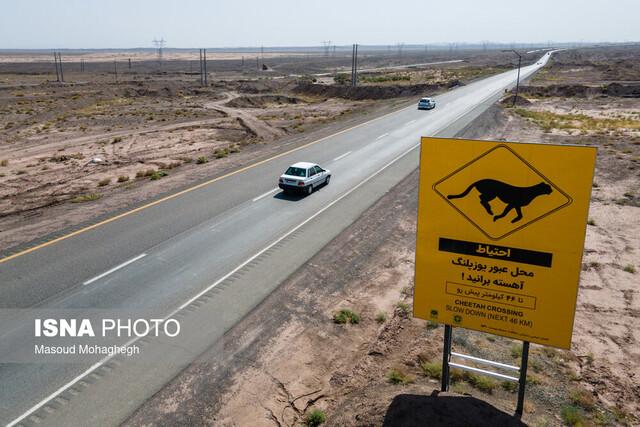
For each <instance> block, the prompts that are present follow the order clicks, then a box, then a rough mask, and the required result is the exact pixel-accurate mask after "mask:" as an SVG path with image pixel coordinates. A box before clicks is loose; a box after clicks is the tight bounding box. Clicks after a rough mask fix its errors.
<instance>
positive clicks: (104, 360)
mask: <svg viewBox="0 0 640 427" xmlns="http://www.w3.org/2000/svg"><path fill="white" fill-rule="evenodd" d="M419 146H420V144H419V143H418V144H415V145H413V146H412V147H411V148H410V149H408V150H406V151H404V152H403V153H402V154H400V155H399V156H397V157H395V158H394V159H393V160H391V161H390V162H389V163H387V164H385V165H384V166H383V167H381V168H380V169H378V170H377V171H376V172H374V173H373V174H371V175H369V176H368V177H367V178H365V179H364V180H362V181H360V182H359V183H358V184H357V185H355V186H354V187H353V188H351V190H349V191H347V192H346V193H344V194H343V195H342V196H340V197H338V198H337V199H335V200H334V201H333V202H331V203H329V204H328V205H326V206H325V207H324V208H322V209H320V210H319V211H318V212H316V213H315V214H313V215H311V216H310V217H309V218H307V219H306V220H304V221H302V222H301V223H300V224H298V225H297V226H295V227H294V228H292V229H291V230H289V231H288V232H287V233H285V234H283V235H282V236H281V237H279V238H278V239H277V240H275V241H274V242H273V243H271V244H270V245H269V246H267V247H265V248H264V249H262V250H260V251H259V252H258V253H256V254H255V255H253V256H252V257H251V258H249V259H247V260H246V261H244V262H243V263H242V264H240V265H238V266H237V267H236V268H234V269H233V270H231V271H230V272H228V273H227V274H225V275H224V276H222V277H221V278H220V279H218V280H216V281H215V282H213V283H212V284H211V285H209V286H208V287H207V288H205V289H204V290H202V291H200V292H199V293H198V294H196V295H195V296H194V297H192V298H191V299H189V300H188V301H187V302H185V303H184V304H182V305H181V306H180V307H178V308H177V309H175V310H173V311H172V312H171V313H169V314H167V315H166V316H165V317H163V318H162V321H163V322H164V321H165V320H167V319H169V318H171V317H173V316H174V315H176V314H177V313H179V312H180V311H182V310H183V309H184V308H186V307H187V306H189V305H190V304H191V303H192V302H194V301H196V300H197V299H198V298H200V297H201V296H202V295H204V294H206V293H207V292H209V291H210V290H211V289H213V288H215V287H216V286H218V285H219V284H220V283H222V282H224V281H225V280H227V279H228V278H229V277H230V276H232V275H233V274H234V273H236V272H237V271H239V270H240V269H242V268H243V267H245V266H246V265H247V264H249V263H250V262H251V261H253V260H255V259H256V258H258V257H259V256H260V255H262V254H264V253H265V252H267V251H268V250H269V249H271V248H273V247H274V246H275V245H277V244H278V243H280V242H281V241H283V240H284V239H286V238H287V237H289V236H290V235H291V234H293V233H295V232H296V231H298V230H299V229H300V228H301V227H303V226H304V225H305V224H307V223H308V222H309V221H312V220H313V219H314V218H316V217H317V216H318V215H320V214H321V213H323V212H324V211H326V210H327V209H329V208H330V207H332V206H333V205H335V204H336V203H338V202H339V201H341V200H342V199H344V198H345V197H347V196H349V195H350V194H351V193H353V192H354V191H356V190H357V189H358V188H360V187H362V186H363V185H364V184H366V183H367V182H369V181H370V180H371V179H373V178H374V177H375V176H377V175H378V174H380V173H381V172H382V171H384V170H385V169H387V168H388V167H389V166H391V165H392V164H394V163H395V162H397V161H398V160H400V159H401V158H403V157H404V156H406V155H407V154H409V153H410V152H412V151H413V150H415V149H416V148H418V147H419ZM145 336H146V335H144V336H136V337H134V338H132V339H130V340H129V341H127V342H126V343H124V344H123V347H129V346H131V345H132V344H134V343H135V342H136V341H138V340H139V339H141V338H144V337H145ZM114 356H115V354H113V355H110V356H105V357H104V358H102V359H101V360H100V361H98V362H96V363H94V364H93V365H91V366H90V367H89V368H88V369H87V370H85V371H84V372H82V373H81V374H80V375H78V376H77V377H75V378H74V379H73V380H71V381H69V382H68V383H66V384H65V385H63V386H62V387H60V388H58V389H57V390H56V391H54V392H53V393H51V394H50V395H49V396H47V397H45V398H44V399H42V400H41V401H40V402H39V403H37V404H36V405H34V406H32V407H31V408H30V409H28V410H27V411H26V412H24V413H23V414H22V415H20V416H19V417H18V418H16V419H14V420H13V421H11V422H10V423H9V424H7V427H13V426H15V425H16V424H18V423H19V422H21V421H22V420H24V419H25V418H27V417H28V416H30V415H31V414H33V413H34V412H36V411H37V410H39V409H40V408H42V407H43V406H44V405H46V404H47V402H49V401H50V400H52V399H55V398H56V397H58V396H59V395H60V394H62V393H63V392H64V391H66V390H67V389H68V388H69V387H71V386H73V385H74V384H75V383H77V382H78V381H80V380H81V379H82V378H84V377H85V376H87V375H89V374H90V373H91V372H93V371H94V370H96V369H97V368H99V367H100V366H102V365H104V364H105V363H107V362H108V361H109V360H111V359H112V358H113V357H114Z"/></svg>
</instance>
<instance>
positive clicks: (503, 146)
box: [431, 141, 573, 240]
mask: <svg viewBox="0 0 640 427" xmlns="http://www.w3.org/2000/svg"><path fill="white" fill-rule="evenodd" d="M482 142H485V141H482ZM498 148H506V149H507V150H509V151H510V152H511V153H512V154H513V155H514V156H516V157H517V158H518V159H520V160H521V161H522V162H523V163H524V164H526V165H527V166H529V168H531V170H533V171H534V172H535V173H536V174H538V175H539V176H540V177H541V178H543V179H544V180H545V181H546V182H547V183H549V184H551V186H552V187H553V188H554V189H556V190H557V191H558V192H560V193H561V194H563V195H564V196H565V197H566V198H567V202H566V203H565V204H563V205H560V206H558V207H557V208H555V209H553V210H551V211H549V212H547V213H545V214H543V215H541V216H539V217H537V218H536V219H533V220H531V221H529V222H527V223H526V224H523V225H521V226H520V227H518V228H514V229H513V230H511V231H509V232H508V233H505V234H503V235H501V236H498V237H491V236H490V235H489V234H487V232H486V231H484V230H483V229H482V228H481V227H480V226H479V225H478V224H476V223H475V222H474V221H473V220H472V219H471V218H469V217H468V216H467V215H465V213H464V212H462V211H461V210H460V209H458V208H457V207H456V206H455V205H454V204H453V203H451V202H450V201H449V199H447V198H446V196H445V195H444V194H442V193H441V192H439V191H438V190H437V189H436V186H437V185H439V184H440V183H442V182H444V181H446V180H447V179H449V178H451V177H452V176H453V175H455V174H457V173H458V172H460V171H461V170H463V169H465V168H466V167H468V166H469V165H471V164H472V163H475V162H476V161H478V160H480V159H481V158H483V157H484V156H486V155H488V154H489V153H491V152H492V151H495V150H497V149H498ZM431 188H432V189H433V191H435V192H436V193H437V194H438V195H439V196H440V197H442V199H443V200H444V201H445V202H447V203H448V204H449V205H450V206H451V207H452V208H454V209H455V210H456V211H458V213H460V215H462V216H463V217H465V218H466V219H467V221H469V222H470V223H471V224H473V226H474V227H476V228H477V229H478V230H480V232H482V234H484V235H485V236H487V237H488V238H489V239H491V240H501V239H504V238H505V237H507V236H509V235H510V234H513V233H515V232H516V231H519V230H521V229H523V228H525V227H528V226H529V225H531V224H533V223H534V222H537V221H539V220H541V219H542V218H545V217H547V216H549V215H551V214H552V213H554V212H556V211H559V210H560V209H562V208H564V207H567V206H569V205H570V204H571V203H572V202H573V198H572V197H571V196H569V195H568V194H567V193H565V192H564V191H562V189H561V188H560V187H558V186H557V185H555V184H554V183H553V181H551V180H550V179H549V178H547V177H546V176H545V175H544V174H543V173H542V172H540V171H539V170H538V169H536V168H535V167H534V166H533V165H532V164H531V163H529V162H528V161H526V160H525V159H523V158H522V157H521V156H520V155H519V154H518V153H516V152H515V151H514V150H513V149H511V147H509V146H508V145H506V144H499V145H497V146H495V147H493V148H492V149H490V150H489V151H487V152H486V153H484V154H481V155H480V156H478V157H476V158H475V159H473V160H471V161H469V162H467V163H466V164H464V165H463V166H461V167H459V168H458V169H456V170H455V171H453V172H451V173H450V174H449V175H447V176H445V177H444V178H442V179H441V180H440V181H438V182H436V183H435V184H433V185H432V186H431Z"/></svg>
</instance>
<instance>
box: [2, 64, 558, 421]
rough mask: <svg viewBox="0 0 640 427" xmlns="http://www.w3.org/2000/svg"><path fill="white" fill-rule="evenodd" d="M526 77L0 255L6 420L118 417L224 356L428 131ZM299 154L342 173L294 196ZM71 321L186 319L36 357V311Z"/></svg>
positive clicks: (451, 123)
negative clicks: (214, 350) (233, 332)
mask: <svg viewBox="0 0 640 427" xmlns="http://www.w3.org/2000/svg"><path fill="white" fill-rule="evenodd" d="M547 58H548V55H547V54H545V55H544V56H543V59H541V62H542V64H541V65H537V64H533V65H531V66H527V67H523V68H522V72H521V79H524V78H526V77H527V76H529V75H531V74H532V73H534V72H535V71H536V70H537V69H539V68H540V67H541V66H543V65H544V64H545V63H546V60H547ZM515 78H516V72H515V70H514V71H509V72H506V73H502V74H499V75H496V76H493V77H490V78H487V79H484V80H480V81H477V82H474V83H472V84H469V85H467V86H464V87H460V88H456V89H454V90H452V91H450V92H447V93H444V94H442V95H440V96H438V97H436V100H437V102H438V106H437V108H436V109H434V110H431V111H418V110H417V109H416V108H415V107H413V106H412V107H409V108H405V109H403V110H400V111H397V112H394V113H391V114H389V115H386V116H383V117H380V118H378V119H375V120H372V121H370V122H367V123H364V124H362V125H358V126H356V127H354V128H351V129H348V130H346V131H342V132H339V133H337V134H335V135H332V136H329V137H327V138H323V139H321V140H318V141H315V142H313V143H310V144H307V145H305V146H302V147H300V148H298V149H295V150H294V151H292V152H289V153H284V154H282V155H279V156H277V157H276V158H272V159H271V160H267V161H264V162H260V163H259V164H256V165H255V166H253V167H249V168H245V169H243V170H241V171H239V172H238V173H234V174H230V175H228V176H226V177H223V178H221V179H217V180H215V181H214V182H211V183H207V184H204V185H200V186H198V187H197V188H194V189H192V190H190V191H186V192H182V193H180V194H178V195H176V196H174V197H171V198H169V199H166V200H163V201H160V202H158V203H154V204H153V205H151V206H148V207H146V208H142V209H138V210H136V211H134V212H132V213H130V214H126V215H124V216H120V217H119V218H117V219H116V220H112V221H110V222H107V223H104V224H101V225H99V226H96V227H93V228H91V229H88V230H86V231H82V232H79V233H76V234H74V235H73V236H70V237H68V238H64V239H61V240H58V241H55V242H54V243H52V244H48V245H46V246H43V247H40V248H38V249H36V250H33V251H31V252H29V253H25V254H22V255H19V256H16V257H13V258H11V259H5V260H0V283H1V286H0V422H1V423H3V424H7V425H11V426H12V425H33V424H39V425H61V426H62V425H118V424H119V423H120V422H122V420H124V419H126V417H127V416H129V415H130V414H131V413H132V412H133V411H134V410H135V409H136V408H137V407H138V406H139V405H140V404H141V403H142V402H144V401H145V400H146V399H147V398H148V397H149V396H151V395H153V394H154V393H155V392H156V391H158V390H159V389H160V388H161V387H162V385H163V384H165V383H166V382H167V381H169V380H170V379H171V378H173V377H174V376H175V375H176V374H177V373H178V372H179V371H180V370H181V369H182V368H184V367H185V366H186V365H187V364H188V363H189V362H190V361H191V360H193V359H194V358H195V357H196V356H197V355H198V354H200V353H202V352H203V351H204V350H206V349H207V348H210V347H211V346H212V345H218V346H220V351H221V352H222V351H224V343H223V340H222V338H221V337H222V334H223V333H224V332H225V331H226V330H228V329H229V328H231V327H232V326H233V325H234V324H235V323H236V322H237V321H239V320H240V319H241V318H242V317H243V316H244V315H245V314H246V313H248V312H249V311H251V310H252V309H253V308H254V307H255V306H256V305H257V304H258V303H259V302H260V301H261V300H262V299H263V298H265V297H266V296H267V295H268V294H269V293H270V292H272V291H273V290H274V289H275V288H276V287H277V286H278V284H279V283H280V282H281V281H282V280H284V279H285V278H286V277H287V276H288V275H289V274H291V273H292V272H293V271H295V269H296V268H298V267H299V266H300V265H302V264H303V263H304V262H305V261H306V260H307V259H309V258H310V257H311V256H312V255H313V254H315V253H316V252H317V251H318V250H319V249H321V248H322V247H323V246H324V245H325V244H326V243H328V242H329V241H330V240H331V239H332V238H333V237H335V236H336V235H338V234H339V233H340V232H341V231H342V230H343V229H344V228H346V227H347V226H348V225H349V224H351V223H352V222H353V221H354V220H355V219H356V218H357V217H358V216H359V215H360V213H361V212H363V211H364V210H365V209H366V208H367V207H369V206H370V205H371V204H373V203H374V202H375V201H376V200H377V199H378V198H380V197H381V196H382V195H383V194H384V193H385V192H387V191H389V190H391V189H392V188H393V187H394V185H395V184H396V183H398V182H400V181H401V180H402V179H403V178H404V177H406V176H407V175H408V174H409V173H410V172H411V171H412V170H414V169H415V168H416V167H417V166H418V149H417V148H418V143H419V138H420V136H425V135H426V136H453V135H454V134H455V133H456V132H457V130H459V129H460V128H462V127H463V126H465V125H466V124H468V123H470V122H471V121H472V120H473V119H474V118H475V117H477V116H478V115H479V114H480V113H481V112H482V111H484V110H485V109H486V108H488V107H489V106H490V105H491V103H493V102H494V101H495V100H496V99H497V97H499V96H500V95H501V94H502V93H503V92H504V89H505V88H508V87H511V86H513V85H514V84H515ZM416 101H417V100H416ZM297 161H311V162H316V163H319V164H320V165H322V166H323V167H325V168H329V169H331V171H332V175H333V176H332V181H331V184H330V185H329V186H326V187H323V188H320V189H318V191H317V192H315V193H314V194H312V195H311V196H309V197H300V198H298V197H288V196H284V195H283V194H282V193H281V192H280V191H279V190H276V186H277V177H278V176H279V175H280V173H282V171H283V170H284V169H285V168H286V167H287V166H288V165H290V164H292V163H295V162H297ZM328 268H330V266H328ZM65 316H74V317H76V318H85V317H86V318H95V319H99V318H104V317H118V318H127V317H129V318H141V317H143V318H163V319H164V318H175V319H178V320H179V321H180V323H181V332H180V334H179V335H178V336H177V337H175V338H169V337H166V336H160V337H158V338H148V337H147V338H142V339H139V340H136V339H134V340H129V338H118V337H113V338H112V339H110V340H109V341H108V342H109V343H116V344H124V343H127V341H129V342H128V343H129V344H130V345H137V346H140V348H141V352H142V354H141V355H140V356H137V357H131V358H126V357H124V356H115V357H105V356H99V355H83V356H80V355H76V356H73V357H71V356H65V357H62V358H55V357H54V358H49V359H42V357H43V356H34V354H33V352H34V350H33V346H34V343H36V342H42V341H41V339H40V341H36V340H35V339H34V338H33V335H34V329H33V324H34V323H33V322H34V320H33V319H34V318H37V317H40V318H42V317H58V318H62V317H65ZM74 340H77V338H65V339H61V340H59V341H56V343H61V342H64V343H74V342H77V341H74ZM104 342H105V341H101V342H100V343H104ZM43 360H47V361H48V363H43V362H42V361H43Z"/></svg>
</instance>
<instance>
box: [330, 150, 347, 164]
mask: <svg viewBox="0 0 640 427" xmlns="http://www.w3.org/2000/svg"><path fill="white" fill-rule="evenodd" d="M349 154H351V151H347V152H346V153H344V154H341V155H339V156H338V157H336V158H335V159H333V160H332V161H333V162H337V161H338V160H340V159H344V158H345V157H347V156H348V155H349Z"/></svg>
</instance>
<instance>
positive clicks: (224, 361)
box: [126, 47, 640, 426]
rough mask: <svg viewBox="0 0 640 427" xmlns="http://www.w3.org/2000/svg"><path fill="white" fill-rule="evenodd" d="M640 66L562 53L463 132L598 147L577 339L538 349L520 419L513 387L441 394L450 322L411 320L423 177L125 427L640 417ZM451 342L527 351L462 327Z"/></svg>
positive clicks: (476, 349)
mask: <svg viewBox="0 0 640 427" xmlns="http://www.w3.org/2000/svg"><path fill="white" fill-rule="evenodd" d="M639 68H640V49H639V48H638V47H624V48H606V49H605V48H593V49H580V50H575V51H572V50H568V51H564V52H560V53H558V54H557V55H556V56H555V57H554V58H553V60H552V61H551V63H550V65H549V67H548V69H547V70H545V71H544V72H542V73H540V74H539V75H538V76H536V77H535V78H534V79H532V81H529V82H526V84H525V86H524V88H523V90H522V92H521V94H522V97H519V98H517V99H516V105H515V106H512V101H513V96H512V95H511V94H506V96H505V99H504V100H503V101H502V102H499V103H498V104H496V105H494V106H493V107H492V108H490V109H489V110H488V111H487V112H486V113H484V114H483V115H482V116H481V117H480V118H478V119H477V120H476V121H475V122H474V123H473V124H472V125H471V126H469V127H468V128H467V129H465V130H464V131H463V132H461V134H460V135H459V136H461V137H468V138H477V139H492V140H506V141H522V142H543V143H562V144H567V143H569V144H589V145H594V146H597V147H598V160H597V166H596V172H595V179H594V183H593V192H592V201H591V207H590V214H589V223H588V226H587V231H586V233H587V236H586V245H585V250H584V256H583V265H582V275H581V281H580V289H579V296H578V304H577V312H576V320H575V325H574V332H573V344H572V348H571V350H569V351H565V350H557V349H553V348H549V347H542V346H537V345H532V349H531V352H530V358H529V375H528V386H527V396H526V402H525V413H524V416H523V418H522V420H521V422H520V421H517V420H515V419H514V418H512V417H511V416H510V415H511V414H513V410H514V408H515V400H516V390H514V387H513V384H512V383H507V382H500V381H497V380H493V379H488V378H486V377H481V376H477V375H474V374H469V373H462V372H458V371H457V370H454V371H453V373H452V375H453V377H452V382H453V383H452V386H451V390H450V392H448V393H443V394H442V393H441V394H439V395H438V393H437V390H438V389H439V378H440V375H441V370H440V366H441V351H442V331H443V327H442V326H441V325H438V324H435V323H432V322H425V321H423V320H419V319H413V318H412V317H411V314H410V313H411V303H412V289H413V272H414V265H413V263H414V251H415V228H416V212H417V187H418V175H417V172H414V173H412V174H411V175H410V176H409V177H408V178H407V179H406V180H405V181H404V182H403V183H401V184H399V185H398V187H397V189H396V190H395V191H392V192H390V193H388V194H387V195H385V196H384V197H383V198H382V199H380V200H379V201H378V202H377V203H376V204H375V205H374V206H372V207H371V208H370V209H369V210H368V211H366V212H365V213H364V214H363V215H362V217H361V218H360V219H359V220H358V221H357V222H356V223H354V224H353V225H351V226H350V227H349V228H348V229H347V230H345V232H344V233H342V234H341V235H340V236H338V237H337V238H336V239H335V240H334V241H333V242H331V243H330V244H329V245H327V246H326V247H325V248H324V249H323V250H322V251H321V252H319V253H318V254H317V255H316V256H315V257H314V258H313V259H311V260H310V261H309V262H308V263H307V264H306V265H305V266H304V267H302V268H301V269H300V270H298V271H297V272H296V273H294V274H293V275H292V276H291V277H290V278H289V279H288V280H287V281H286V282H285V283H283V284H282V285H281V287H280V288H279V289H278V290H277V291H276V292H274V293H273V294H272V295H271V296H270V297H268V298H267V299H266V300H265V301H264V302H263V303H262V304H261V305H260V306H259V307H258V308H257V309H256V310H255V311H254V312H252V313H251V314H250V315H249V316H247V317H246V318H245V319H244V320H243V321H242V322H241V323H240V324H239V325H237V326H236V327H235V328H233V329H232V330H231V331H229V332H228V333H227V335H226V336H225V340H224V345H225V350H224V355H223V356H222V357H220V354H219V353H218V351H217V350H218V349H216V350H215V351H214V350H212V351H211V352H208V353H205V354H203V355H202V356H201V357H200V359H199V360H198V361H196V362H195V363H194V364H192V365H191V366H190V367H189V368H187V369H186V370H185V371H184V372H183V373H182V374H181V375H179V376H178V377H176V378H175V380H174V381H173V382H172V383H170V384H169V385H168V386H167V387H165V389H163V390H162V391H160V392H159V393H158V394H157V395H156V396H155V397H154V398H153V399H151V400H150V401H149V402H148V403H147V404H145V405H144V406H143V407H141V408H140V409H139V410H138V411H137V412H136V413H135V414H134V415H133V416H132V417H131V419H130V420H129V421H128V422H127V423H126V425H128V426H145V425H156V424H159V425H176V424H180V425H187V424H188V425H221V426H244V425H264V426H293V425H318V422H319V421H321V420H324V423H325V424H324V425H332V426H377V425H384V426H401V425H402V426H407V425H416V426H417V425H536V426H551V425H553V426H556V425H572V426H579V425H640V418H638V414H639V413H640V398H639V396H640V387H639V386H638V384H639V383H640V381H639V379H638V375H639V373H640V345H639V342H640V327H639V322H638V318H639V316H640V296H639V292H640V273H638V270H639V269H640V262H639V260H640V256H639V255H640V211H639V209H640V206H639V201H640V194H639V193H638V188H639V185H638V184H639V183H640V169H639V168H640V135H639V128H640V116H639V114H638V112H639V110H640V98H639V97H638V93H637V92H636V91H637V88H638V83H640V82H638V81H637V78H638V76H639V75H640V73H639V72H638V71H640V70H639ZM327 265H330V266H331V268H327V267H326V266H327ZM453 347H454V351H460V352H463V353H467V354H474V355H477V356H480V357H488V358H491V359H493V360H498V361H502V362H504V363H509V364H517V363H518V358H519V357H520V354H521V353H520V352H521V345H520V343H519V342H516V341H513V340H510V339H505V338H501V337H497V336H492V335H488V334H480V333H475V332H472V331H466V330H462V329H455V330H454V338H453Z"/></svg>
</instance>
